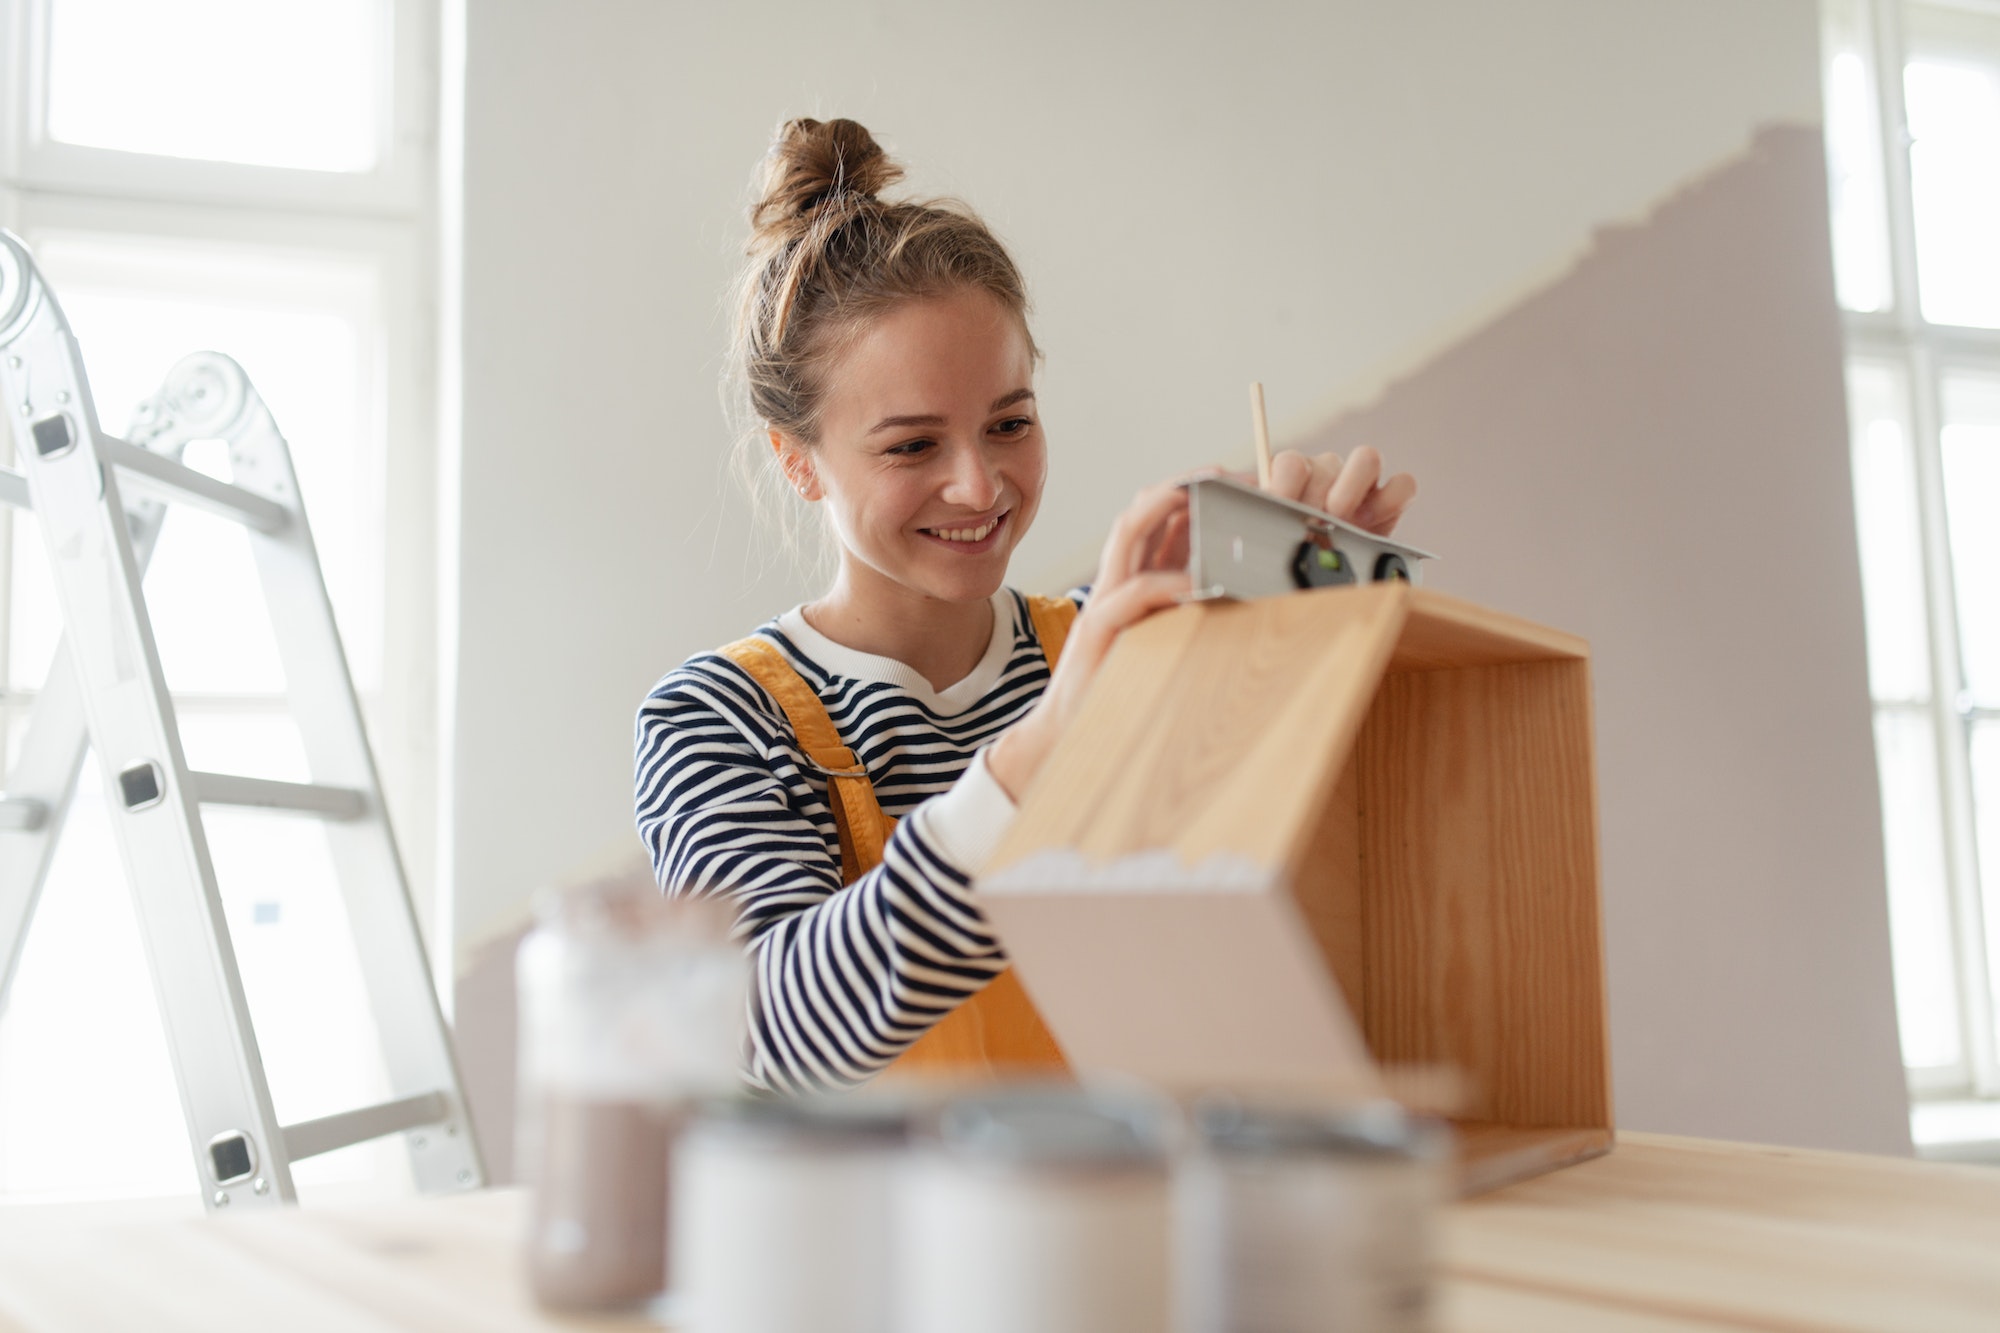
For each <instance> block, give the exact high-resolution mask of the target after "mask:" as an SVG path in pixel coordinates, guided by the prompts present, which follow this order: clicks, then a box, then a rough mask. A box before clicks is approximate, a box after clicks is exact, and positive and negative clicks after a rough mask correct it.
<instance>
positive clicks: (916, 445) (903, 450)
mask: <svg viewBox="0 0 2000 1333" xmlns="http://www.w3.org/2000/svg"><path fill="white" fill-rule="evenodd" d="M935 443H936V441H934V440H905V441H904V442H903V443H901V444H896V445H891V446H890V447H889V448H888V449H887V450H885V451H884V452H885V453H890V454H894V455H896V456H897V457H899V458H910V457H914V456H915V455H917V454H920V453H922V452H924V451H925V450H926V449H929V448H930V447H931V446H932V445H933V444H935Z"/></svg>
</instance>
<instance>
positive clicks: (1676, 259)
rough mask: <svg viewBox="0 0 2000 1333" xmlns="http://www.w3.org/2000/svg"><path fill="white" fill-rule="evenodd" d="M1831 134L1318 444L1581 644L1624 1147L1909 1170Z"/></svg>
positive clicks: (1595, 256) (1456, 572)
mask: <svg viewBox="0 0 2000 1333" xmlns="http://www.w3.org/2000/svg"><path fill="white" fill-rule="evenodd" d="M1830 274H1831V262H1830V259H1829V255H1828V241H1827V227H1826V181H1825V173H1824V164H1823V157H1822V152H1821V146H1820V138H1819V135H1818V134H1817V133H1815V132H1813V131H1811V130H1809V129H1802V128H1782V129H1770V130H1766V131H1764V132H1762V133H1761V134H1759V135H1758V136H1757V138H1756V140H1755V142H1754V144H1753V146H1752V148H1751V150H1750V151H1749V152H1748V153H1746V154H1745V155H1744V156H1742V157H1741V158H1739V159H1737V160H1734V161H1731V162H1729V163H1727V164H1726V165H1723V166H1721V167H1719V168H1718V169H1717V170H1716V171H1715V172H1713V173H1712V174H1710V175H1708V176H1707V177H1705V178H1704V179H1702V180H1700V181H1699V182H1697V183H1695V184H1693V185H1691V186H1690V187H1688V188H1687V189H1686V190H1684V191H1683V192H1682V193H1680V194H1679V195H1677V196H1676V197H1674V198H1673V199H1671V200H1669V201H1668V202H1667V203H1665V204H1664V205H1662V206H1661V207H1660V208H1659V209H1658V210H1656V211H1655V212H1654V213H1653V214H1652V215H1651V216H1650V217H1648V218H1647V219H1645V220H1644V221H1643V222H1640V223H1637V224H1634V225H1630V226H1620V227H1614V228H1609V229H1606V230H1605V231H1603V232H1602V233H1600V235H1599V237H1598V240H1597V244H1596V245H1595V247H1594V248H1593V249H1592V251H1591V252H1590V253H1589V254H1588V255H1587V256H1586V257H1585V258H1584V259H1583V260H1581V261H1580V262H1579V263H1578V264H1577V265H1576V267H1575V268H1574V269H1572V270H1571V271H1570V272H1569V273H1567V274H1566V275H1564V276H1563V277H1561V278H1559V279H1558V280H1556V281H1555V282H1553V283H1552V284H1551V285H1550V286H1548V287H1547V288H1545V289H1544V290H1542V291H1541V292H1540V293H1538V294H1536V295H1535V296H1533V297H1531V298H1529V299H1528V300H1526V301H1524V302H1523V303H1521V304H1520V305H1518V306H1516V307H1514V308H1513V309H1511V310H1510V311H1508V312H1507V313H1506V314H1504V315H1502V316H1500V317H1499V318H1497V319H1495V320H1494V321H1492V322H1491V323H1490V324H1488V325H1486V326H1485V327H1483V328H1481V329H1479V330H1477V331H1476V332H1474V333H1472V334H1470V335H1469V336H1467V337H1466V338H1465V339H1464V340H1463V341H1462V342H1460V343H1459V344H1457V345H1456V346H1454V347H1452V348H1450V349H1449V350H1447V351H1445V352H1443V353H1442V354H1441V355H1439V356H1438V357H1437V358H1435V359H1434V360H1432V361H1431V362H1429V363H1428V364H1426V365H1425V366H1424V367H1423V368H1421V369H1420V370H1417V371H1415V372H1413V373H1412V374H1410V375H1408V376H1407V377H1405V378H1403V379H1401V380H1399V381H1397V382H1396V383H1394V384H1393V385H1391V386H1390V387H1389V388H1388V389H1387V390H1386V391H1385V392H1384V393H1383V394H1382V396H1381V397H1380V399H1379V400H1378V401H1376V402H1375V403H1373V404H1372V405H1369V406H1367V407H1364V408H1361V409H1359V410H1355V411H1351V412H1348V413H1346V414H1344V415H1342V416H1340V417H1339V418H1338V419H1336V420H1335V421H1333V422H1332V423H1330V424H1329V425H1328V426H1327V427H1326V428H1324V429H1323V430H1321V431H1318V432H1315V433H1313V434H1312V435H1311V436H1310V437H1309V438H1308V439H1307V440H1306V441H1305V442H1304V443H1305V444H1306V445H1307V446H1308V447H1315V448H1332V449H1336V450H1340V451H1342V452H1345V451H1346V450H1348V449H1351V448H1353V447H1354V446H1356V445H1360V444H1364V443H1368V444H1375V445H1377V446H1379V447H1382V448H1384V449H1385V450H1387V451H1388V452H1389V453H1390V454H1391V455H1392V457H1393V460H1394V462H1395V463H1396V465H1398V466H1400V467H1407V468H1411V469H1413V470H1415V471H1416V472H1417V473H1418V474H1419V475H1420V476H1421V477H1422V479H1423V498H1422V501H1421V505H1420V508H1419V509H1418V510H1417V511H1416V512H1415V513H1414V514H1413V516H1412V518H1411V519H1410V522H1409V526H1408V528H1407V531H1406V533H1405V535H1407V536H1408V537H1409V538H1410V539H1411V540H1412V541H1414V542H1416V543H1417V544H1419V545H1428V546H1431V547H1433V548H1434V549H1439V550H1440V551H1441V553H1442V554H1443V555H1444V556H1446V557H1447V558H1446V559H1445V560H1443V561H1441V562H1440V563H1438V564H1437V565H1435V566H1433V567H1432V568H1431V570H1430V571H1429V574H1428V579H1429V582H1430V583H1431V584H1432V586H1435V587H1438V588H1440V589H1444V590H1447V591H1450V592H1453V593H1456V594H1460V595H1463V596H1466V597H1470V598H1473V599H1475V600H1477V601H1480V602H1484V603H1486V604H1488V605H1491V606H1495V607H1499V608H1502V609H1505V610H1508V611H1514V612H1518V613H1520V614H1523V615H1526V616H1529V617H1532V618H1534V619H1537V620H1541V621H1545V622H1547V623H1549V624H1552V625H1557V626H1560V627H1562V628H1564V629H1567V630H1572V631H1575V632H1577V633H1580V634H1583V635H1585V636H1586V637H1588V638H1589V640H1590V642H1591V648H1592V654H1593V672H1594V680H1595V686H1596V695H1597V734H1598V764H1599V768H1598V773H1599V783H1600V793H1601V809H1602V831H1603V867H1604V889H1605V908H1606V934H1607V937H1608V938H1607V945H1608V954H1609V965H1610V968H1609V970H1610V988H1611V1019H1612V1034H1613V1066H1614V1077H1615V1081H1616V1095H1617V1111H1618V1119H1619V1123H1620V1124H1621V1125H1623V1126H1625V1127H1627V1128H1632V1129H1663V1130H1672V1131H1675V1132H1679V1133H1692V1134H1703V1135H1713V1136H1717V1137H1723V1138H1738V1139H1751V1140H1759V1141H1770V1142H1782V1143H1794V1144H1804V1145H1820V1146H1829V1147H1842V1148H1861V1149H1871V1150H1875V1151H1883V1152H1907V1151H1908V1149H1909V1132H1908V1122H1907V1119H1906V1111H1905V1103H1904V1094H1903V1089H1902V1072H1901V1061H1900V1058H1899V1054H1898V1048H1897V1038H1896V1029H1895V1010H1894V1003H1893V999H1892V996H1891V989H1890V974H1889V942H1888V922H1887V906H1886V901H1885V898H1884V892H1883V872H1882V842H1881V829H1880V823H1879V814H1878V795H1877V790H1876V786H1875V772H1874V745H1873V739H1872V736H1871V732H1870V726H1869V705H1868V681H1867V669H1866V661H1865V657H1864V649H1863V638H1862V616H1861V593H1860V584H1859V574H1858V565H1857V555H1856V546H1855V530H1854V507H1853V497H1852V493H1851V490H1850V481H1849V472H1848V453H1847V422H1846V409H1845V402H1844V395H1843V392H1842V382H1841V340H1840V323H1839V317H1838V312H1837V310H1836V308H1835V305H1834V298H1833V291H1832V285H1831V277H1830Z"/></svg>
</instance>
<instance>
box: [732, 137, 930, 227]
mask: <svg viewBox="0 0 2000 1333" xmlns="http://www.w3.org/2000/svg"><path fill="white" fill-rule="evenodd" d="M902 175H903V169H902V168H901V167H899V166H897V165H896V164H895V163H894V162H893V161H891V160H890V158H889V155H888V154H887V153H885V152H883V151H882V145H881V144H878V143H876V142H875V136H874V135H872V134H870V133H869V132H868V130H867V128H866V127H865V126H863V125H862V124H861V123H860V122H858V121H853V120H826V121H820V120H809V119H806V118H804V117H801V118H800V119H798V120H788V121H786V122H785V123H784V124H783V125H782V126H780V127H779V129H778V137H777V138H776V139H775V140H773V141H772V144H771V151H770V152H769V153H767V154H766V155H765V157H764V173H763V176H764V179H763V190H762V192H761V197H760V198H759V199H758V200H757V203H756V205H755V206H754V207H752V208H751V210H750V225H751V229H752V232H753V235H752V238H751V249H752V250H753V252H754V251H757V250H761V249H764V248H766V247H768V246H771V245H775V244H783V243H784V242H786V241H789V240H790V239H792V238H793V237H794V236H797V235H799V234H801V233H802V232H804V231H805V229H806V228H807V227H808V226H809V225H810V224H811V220H812V217H813V214H814V213H815V212H817V211H818V210H819V209H820V208H821V207H823V206H824V205H826V204H827V203H829V202H831V201H832V200H834V199H836V198H838V197H839V196H841V195H848V194H851V195H856V196H858V197H860V198H863V199H873V198H875V196H876V195H878V194H880V193H881V192H882V191H883V190H885V189H887V188H888V187H889V186H890V185H893V184H894V183H895V182H896V181H898V180H900V179H902Z"/></svg>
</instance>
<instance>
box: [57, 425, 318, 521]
mask: <svg viewBox="0 0 2000 1333" xmlns="http://www.w3.org/2000/svg"><path fill="white" fill-rule="evenodd" d="M97 454H98V457H100V458H102V459H103V460H104V461H105V462H107V463H110V464H112V465H114V466H116V467H118V468H121V469H122V470H124V471H126V472H129V473H131V474H133V476H134V477H135V478H137V479H138V480H139V481H140V483H141V486H142V488H143V489H146V490H151V491H154V492H163V493H164V494H165V496H166V498H168V499H171V500H183V501H186V502H187V503H188V504H191V505H194V506H196V507H197V508H201V509H206V510H208V511H209V512H210V513H215V514H220V515H222V516H223V517H224V518H233V519H235V520H236V521H237V522H239V523H245V524H248V525H249V526H250V527H253V528H255V529H257V530H258V531H259V532H277V531H279V530H280V529H281V528H283V527H284V526H285V524H287V523H289V522H290V521H291V514H290V513H288V512H287V511H286V509H285V507H284V506H283V505H281V504H279V503H278V502H277V501H275V500H267V499H265V498H264V497H263V496H261V495H258V494H257V493H256V492H254V491H246V490H244V489H243V488H242V487H241V486H232V485H230V484H229V483H228V482H226V481H217V480H216V479H215V478H214V477H211V476H209V475H208V474H207V473H206V472H196V471H195V470H194V469H193V468H191V467H184V466H182V465H181V464H179V463H176V462H175V461H174V460H173V459H171V458H167V457H165V456H164V455H161V454H156V453H152V452H150V451H149V450H145V449H140V448H138V447H136V446H134V445H130V444H127V443H125V441H123V440H114V439H112V438H110V437H109V436H100V437H99V438H98V441H97Z"/></svg>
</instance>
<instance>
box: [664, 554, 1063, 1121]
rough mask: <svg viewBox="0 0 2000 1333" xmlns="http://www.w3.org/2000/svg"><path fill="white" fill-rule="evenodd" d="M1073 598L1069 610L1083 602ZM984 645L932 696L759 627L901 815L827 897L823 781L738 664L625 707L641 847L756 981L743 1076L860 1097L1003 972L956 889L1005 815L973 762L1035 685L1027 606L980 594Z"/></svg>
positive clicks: (963, 888) (714, 665) (806, 634)
mask: <svg viewBox="0 0 2000 1333" xmlns="http://www.w3.org/2000/svg"><path fill="white" fill-rule="evenodd" d="M1079 600H1080V598H1079ZM994 607H995V625H994V634H993V640H992V642H991V644H990V645H989V648H988V652H987V654H986V656H985V657H984V658H983V659H982V661H981V663H980V666H979V667H978V668H975V670H974V672H973V674H972V675H971V676H970V677H968V678H967V679H966V680H965V681H962V682H960V683H959V684H958V685H955V686H952V687H951V688H950V689H948V690H946V691H944V692H943V694H937V693H934V692H932V691H931V690H930V689H929V688H928V687H927V686H926V685H925V684H924V682H923V681H922V680H921V678H919V677H917V676H916V675H915V673H914V672H911V671H910V670H909V668H907V667H904V666H902V664H900V663H895V662H891V661H888V660H887V659H884V658H875V657H869V656H867V655H865V654H861V653H857V652H854V651H852V650H850V649H845V648H842V647H840V646H839V645H837V644H833V643H831V642H830V641H828V640H826V639H824V638H822V637H821V636H819V635H818V634H816V633H815V632H813V631H812V630H811V629H810V627H808V626H807V625H806V624H805V621H804V619H803V617H801V616H800V615H799V614H798V613H797V612H796V611H795V612H792V613H790V614H788V615H785V616H782V617H780V618H779V619H777V620H774V621H771V622H769V623H767V624H765V625H764V626H762V627H761V628H760V629H759V630H758V631H757V632H758V634H759V635H761V636H763V637H764V638H766V639H768V640H769V641H770V642H771V643H773V644H775V645H776V646H777V648H778V649H779V651H780V652H782V653H783V654H784V656H785V658H786V659H787V660H788V661H789V662H790V663H791V664H792V666H793V668H794V669H795V670H797V671H798V673H799V674H800V676H801V677H803V678H804V680H805V681H806V683H807V685H808V686H809V687H810V688H811V689H812V690H813V691H814V692H815V693H816V694H817V695H818V696H819V698H820V701H821V702H822V703H823V704H824V705H825V706H826V709H827V712H828V714H829V715H830V716H831V717H832V719H833V723H834V726H835V727H836V728H837V729H838V730H839V732H840V735H841V739H842V740H843V741H844V742H845V743H846V745H847V746H848V748H849V749H851V750H852V751H854V753H855V755H856V756H857V757H858V758H859V760H860V762H861V764H862V765H863V767H865V768H866V769H867V771H868V775H869V778H870V779H871V781H872V782H873V783H874V786H875V794H876V799H877V800H878V801H879V802H880V803H881V806H882V810H883V812H884V813H885V814H887V815H889V816H891V817H895V818H898V819H900V820H901V821H902V822H901V823H899V824H898V826H897V828H896V831H895V834H894V836H892V837H891V838H890V839H889V841H888V844H887V846H886V848H885V849H884V852H883V861H882V864H881V865H880V866H878V867H876V868H875V869H874V870H872V871H870V872H869V873H868V874H866V875H864V876H862V877H861V878H860V879H859V880H857V881H856V882H855V883H854V884H853V885H852V886H850V887H848V888H846V889H845V890H843V889H842V887H841V883H840V844H839V837H838V834H837V833H836V831H835V827H834V820H833V814H832V810H831V808H830V807H829V806H828V804H827V780H826V778H825V777H823V776H821V775H820V774H819V773H818V772H817V771H816V770H815V768H814V766H813V765H812V764H811V762H810V761H809V760H807V759H806V757H805V755H804V754H803V753H802V752H801V751H800V749H799V746H798V742H797V739H796V738H795V737H794V735H793V733H792V728H791V724H790V723H789V722H788V721H787V720H786V718H785V714H784V712H783V710H782V709H780V708H779V707H778V705H777V703H776V701H774V700H773V699H772V698H771V697H770V696H769V695H767V694H766V693H765V692H764V690H763V689H762V687H760V686H759V685H758V684H757V683H756V682H755V681H754V680H752V679H751V678H750V677H749V675H747V674H746V673H745V672H744V671H743V669H742V668H741V667H739V666H737V665H736V663H734V662H733V661H731V660H729V659H728V658H726V657H723V656H721V655H720V654H717V653H702V654H699V655H697V656H695V657H692V658H690V659H688V661H686V662H685V663H683V664H682V665H681V666H680V667H679V668H678V669H676V670H674V671H672V672H669V673H668V674H667V675H666V676H665V677H664V678H662V679H661V681H660V682H659V684H657V685H655V686H654V687H653V690H652V692H651V693H650V694H649V695H648V696H647V698H646V701H645V703H644V704H643V705H642V706H641V707H640V710H639V717H638V726H637V737H636V749H637V762H636V784H635V785H636V788H637V796H636V803H637V817H638V826H639V834H640V836H641V837H642V838H643V839H644V840H645V843H646V846H647V849H648V851H649V852H650V854H651V856H652V861H653V873H654V876H655V878H657V879H658V880H659V882H660V884H661V886H662V887H663V888H664V889H665V890H666V891H667V892H668V893H670V894H702V895H713V896H719V897H725V898H728V899H729V900H731V902H733V904H734V905H735V908H736V918H737V930H738V934H739V937H741V938H742V939H744V940H745V941H746V943H747V945H748V947H749V948H750V950H751V954H752V957H753V959H754V962H755V968H756V983H757V984H756V987H755V996H756V1000H755V1004H754V1011H753V1014H752V1022H751V1050H750V1057H749V1059H750V1065H749V1071H748V1072H749V1077H750V1080H751V1081H752V1082H753V1083H755V1084H757V1085H759V1086H762V1087H766V1088H771V1089H776V1090H785V1091H803V1090H806V1089H811V1088H826V1087H842V1086H848V1085H851V1084H854V1083H856V1082H859V1081H861V1080H863V1079H865V1078H867V1077H868V1076H869V1075H871V1074H873V1073H875V1072H876V1071H877V1070H879V1069H881V1068H882V1067H883V1066H884V1065H886V1064H888V1063H889V1062H890V1061H891V1060H893V1059H894V1058H895V1057H896V1056H897V1055H898V1054H900V1053H901V1052H902V1051H903V1050H904V1048H906V1047H907V1046H909V1045H910V1044H911V1043H912V1042H914V1041H915V1040H916V1039H917V1038H918V1037H920V1036H922V1035H923V1033H924V1032H925V1031H926V1030H927V1029H928V1028H929V1027H930V1026H931V1025H932V1024H934V1023H936V1022H937V1021H938V1020H939V1019H941V1018H943V1017H944V1016H945V1015H946V1014H948V1013H950V1012H951V1010H952V1009H953V1008H954V1007H956V1006H957V1005H958V1004H959V1003H961V1002H962V1001H963V1000H965V999H966V998H967V997H968V996H971V995H972V994H974V993H975V992H977V991H978V990H979V989H980V987H982V986H984V985H985V984H986V982H987V981H988V980H990V979H991V978H992V977H993V976H994V974H996V973H997V972H999V971H1000V970H1001V969H1002V968H1004V967H1005V966H1006V957H1005V955H1004V954H1003V953H1002V951H1001V949H1000V946H999V943H998V942H997V941H996V940H995V938H994V936H993V933H992V931H991V930H990V928H989V927H988V925H987V923H986V918H985V916H984V914H983V913H982V912H981V911H980V909H979V906H978V903H977V902H976V901H975V899H974V897H973V895H972V893H971V886H970V872H971V870H972V869H973V868H974V867H973V865H972V864H971V862H972V861H973V860H974V859H975V858H976V857H977V856H978V855H980V854H983V852H984V851H985V850H986V849H987V848H988V847H990V845H991V843H992V842H993V841H994V840H997V838H998V836H999V833H1000V831H1001V830H1002V829H1003V828H1004V824H1005V822H1006V820H1007V819H1008V818H1010V817H1011V814H1012V807H1011V804H1010V803H1008V802H1007V800H1006V797H1005V795H1004V794H1003V793H1001V792H1000V789H999V787H998V786H997V784H995V783H994V782H993V780H992V778H991V777H990V776H988V775H987V774H986V773H985V765H984V763H983V762H981V763H976V764H975V763H974V762H973V761H974V756H975V754H976V752H977V751H978V750H979V749H980V748H981V747H982V746H985V745H987V744H989V743H991V742H992V741H993V740H994V739H996V738H997V737H998V736H999V735H1000V733H1001V732H1003V731H1005V730H1006V729H1007V727H1009V726H1011V725H1012V724H1013V723H1015V722H1016V721H1018V720H1020V718H1021V717H1022V716H1024V715H1025V714H1026V713H1027V711H1028V710H1029V709H1030V708H1031V707H1032V706H1033V705H1034V702H1035V700H1036V699H1037V698H1039V697H1040V695H1041V692H1042V690H1043V689H1044V688H1045V687H1046V686H1047V683H1048V679H1049V672H1048V667H1047V664H1046V662H1045V661H1044V659H1043V656H1042V650H1041V646H1040V643H1039V641H1038V640H1037V639H1036V637H1035V631H1034V627H1033V624H1032V622H1031V620H1030V618H1029V616H1028V610H1027V604H1026V601H1025V599H1024V598H1022V597H1021V596H1020V595H1019V594H1018V593H1014V592H1012V591H1011V590H1007V589H1002V590H1001V592H1000V593H998V594H996V596H995V598H994Z"/></svg>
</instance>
